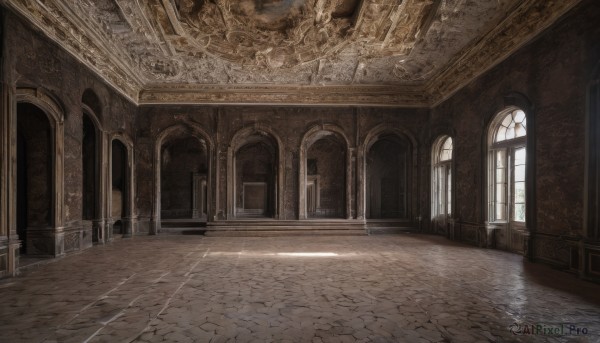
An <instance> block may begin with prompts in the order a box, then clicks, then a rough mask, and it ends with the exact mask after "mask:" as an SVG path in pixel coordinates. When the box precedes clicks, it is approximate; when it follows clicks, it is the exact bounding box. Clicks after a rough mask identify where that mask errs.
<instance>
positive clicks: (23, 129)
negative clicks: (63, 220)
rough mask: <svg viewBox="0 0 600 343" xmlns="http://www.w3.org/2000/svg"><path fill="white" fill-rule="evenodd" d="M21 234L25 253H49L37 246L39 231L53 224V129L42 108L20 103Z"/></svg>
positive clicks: (19, 194)
mask: <svg viewBox="0 0 600 343" xmlns="http://www.w3.org/2000/svg"><path fill="white" fill-rule="evenodd" d="M17 136H18V139H17V233H18V235H19V239H20V240H21V241H22V242H23V244H22V247H21V252H22V253H25V254H43V255H46V254H49V253H50V252H49V251H42V250H41V249H39V247H37V246H35V244H34V243H35V238H34V237H35V235H34V233H35V232H40V231H44V230H48V229H49V228H51V227H52V223H53V211H52V206H53V199H52V191H53V182H52V174H53V173H52V165H53V163H52V149H51V147H52V128H51V126H50V122H49V120H48V117H47V116H46V114H45V113H44V111H43V110H42V109H40V108H39V107H37V106H35V105H33V104H30V103H19V104H18V105H17Z"/></svg>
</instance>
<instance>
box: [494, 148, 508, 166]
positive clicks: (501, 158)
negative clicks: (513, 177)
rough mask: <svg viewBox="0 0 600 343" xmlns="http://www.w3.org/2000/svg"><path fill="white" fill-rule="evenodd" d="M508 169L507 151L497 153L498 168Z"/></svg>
mask: <svg viewBox="0 0 600 343" xmlns="http://www.w3.org/2000/svg"><path fill="white" fill-rule="evenodd" d="M505 167H506V150H497V151H496V168H505Z"/></svg>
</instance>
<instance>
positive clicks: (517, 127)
mask: <svg viewBox="0 0 600 343" xmlns="http://www.w3.org/2000/svg"><path fill="white" fill-rule="evenodd" d="M515 134H516V135H517V137H523V136H525V135H526V134H527V130H525V127H524V126H523V125H521V124H517V125H515Z"/></svg>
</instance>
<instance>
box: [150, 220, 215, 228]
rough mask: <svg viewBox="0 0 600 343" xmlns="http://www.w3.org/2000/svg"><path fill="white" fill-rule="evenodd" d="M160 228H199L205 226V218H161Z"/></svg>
mask: <svg viewBox="0 0 600 343" xmlns="http://www.w3.org/2000/svg"><path fill="white" fill-rule="evenodd" d="M160 226H161V227H162V228H201V227H206V220H201V219H162V220H161V221H160Z"/></svg>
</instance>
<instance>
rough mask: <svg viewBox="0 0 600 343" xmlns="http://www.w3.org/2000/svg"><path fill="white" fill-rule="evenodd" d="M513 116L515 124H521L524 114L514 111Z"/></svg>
mask: <svg viewBox="0 0 600 343" xmlns="http://www.w3.org/2000/svg"><path fill="white" fill-rule="evenodd" d="M514 114H515V122H517V123H521V122H523V121H524V120H525V112H523V111H521V110H516V111H515V112H514Z"/></svg>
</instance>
